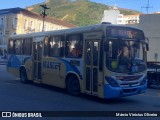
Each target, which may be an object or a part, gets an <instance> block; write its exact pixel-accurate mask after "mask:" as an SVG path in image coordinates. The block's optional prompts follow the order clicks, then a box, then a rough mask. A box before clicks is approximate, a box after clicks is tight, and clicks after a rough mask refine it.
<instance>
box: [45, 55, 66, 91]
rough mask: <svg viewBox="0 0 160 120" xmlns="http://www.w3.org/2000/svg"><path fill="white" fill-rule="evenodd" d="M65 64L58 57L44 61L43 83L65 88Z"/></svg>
mask: <svg viewBox="0 0 160 120" xmlns="http://www.w3.org/2000/svg"><path fill="white" fill-rule="evenodd" d="M65 74H66V66H65V64H64V63H63V62H62V61H61V60H60V59H58V58H56V57H47V58H43V60H42V83H45V84H48V85H53V86H57V87H61V88H65Z"/></svg>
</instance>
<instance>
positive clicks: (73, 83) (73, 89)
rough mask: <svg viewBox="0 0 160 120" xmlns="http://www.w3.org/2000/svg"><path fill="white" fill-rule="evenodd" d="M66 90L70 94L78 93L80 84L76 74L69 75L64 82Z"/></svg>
mask: <svg viewBox="0 0 160 120" xmlns="http://www.w3.org/2000/svg"><path fill="white" fill-rule="evenodd" d="M66 86H67V90H68V92H69V93H70V94H71V95H75V96H78V95H80V93H81V91H80V84H79V81H78V79H77V77H76V76H71V77H70V78H69V79H68V80H67V83H66Z"/></svg>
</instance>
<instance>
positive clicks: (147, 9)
mask: <svg viewBox="0 0 160 120" xmlns="http://www.w3.org/2000/svg"><path fill="white" fill-rule="evenodd" d="M142 8H146V11H147V14H148V11H149V9H150V8H153V7H150V5H149V0H148V1H147V5H146V6H145V7H141V12H142Z"/></svg>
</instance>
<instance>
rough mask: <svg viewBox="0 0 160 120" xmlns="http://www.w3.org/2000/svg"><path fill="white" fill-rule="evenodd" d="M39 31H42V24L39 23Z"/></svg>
mask: <svg viewBox="0 0 160 120" xmlns="http://www.w3.org/2000/svg"><path fill="white" fill-rule="evenodd" d="M39 31H40V32H41V31H42V23H39Z"/></svg>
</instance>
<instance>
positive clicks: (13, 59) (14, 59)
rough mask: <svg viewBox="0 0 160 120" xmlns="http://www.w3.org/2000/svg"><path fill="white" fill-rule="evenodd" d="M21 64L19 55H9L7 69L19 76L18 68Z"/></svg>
mask: <svg viewBox="0 0 160 120" xmlns="http://www.w3.org/2000/svg"><path fill="white" fill-rule="evenodd" d="M21 64H22V60H21V55H10V56H9V59H8V63H7V71H8V72H9V73H11V74H13V75H15V76H17V77H19V68H20V66H21Z"/></svg>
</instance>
